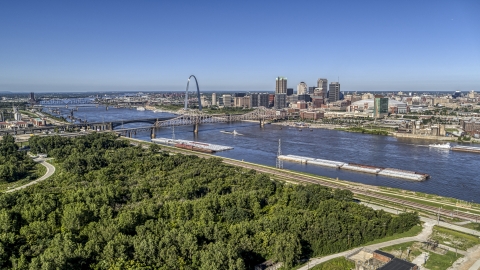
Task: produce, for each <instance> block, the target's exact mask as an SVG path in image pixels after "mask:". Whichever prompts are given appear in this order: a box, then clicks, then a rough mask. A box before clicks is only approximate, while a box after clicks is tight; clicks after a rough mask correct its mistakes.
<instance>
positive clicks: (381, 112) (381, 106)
mask: <svg viewBox="0 0 480 270" xmlns="http://www.w3.org/2000/svg"><path fill="white" fill-rule="evenodd" d="M373 105H374V106H373V108H374V109H373V112H374V115H375V118H380V117H383V116H385V115H388V98H384V97H383V96H381V95H380V96H375V99H374V102H373Z"/></svg>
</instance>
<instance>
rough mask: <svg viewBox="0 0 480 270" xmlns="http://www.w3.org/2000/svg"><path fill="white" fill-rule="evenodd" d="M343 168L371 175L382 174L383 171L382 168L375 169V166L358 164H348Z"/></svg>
mask: <svg viewBox="0 0 480 270" xmlns="http://www.w3.org/2000/svg"><path fill="white" fill-rule="evenodd" d="M341 168H342V169H345V170H350V171H358V172H364V173H371V174H378V172H380V171H381V170H382V169H383V168H381V167H375V166H370V165H363V164H357V163H348V164H346V165H343V166H342V167H341Z"/></svg>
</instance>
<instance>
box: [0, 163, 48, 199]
mask: <svg viewBox="0 0 480 270" xmlns="http://www.w3.org/2000/svg"><path fill="white" fill-rule="evenodd" d="M34 160H35V161H36V162H38V163H40V164H42V165H43V166H45V167H46V168H47V172H46V173H45V175H43V176H42V177H40V178H38V179H36V180H33V181H32V182H30V183H28V184H25V185H23V186H19V187H16V188H12V189H10V190H7V191H6V192H14V191H17V190H20V189H23V188H26V187H28V186H31V185H35V184H36V183H38V182H40V181H43V180H45V179H47V178H49V177H50V176H52V175H53V173H55V167H54V166H53V165H52V164H50V163H48V162H47V160H50V159H42V158H37V159H34Z"/></svg>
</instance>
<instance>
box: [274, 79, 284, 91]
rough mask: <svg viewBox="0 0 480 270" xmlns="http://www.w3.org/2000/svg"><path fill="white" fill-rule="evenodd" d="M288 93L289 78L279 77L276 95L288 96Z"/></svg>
mask: <svg viewBox="0 0 480 270" xmlns="http://www.w3.org/2000/svg"><path fill="white" fill-rule="evenodd" d="M286 93H287V78H286V77H277V79H276V85H275V94H286Z"/></svg>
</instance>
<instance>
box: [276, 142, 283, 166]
mask: <svg viewBox="0 0 480 270" xmlns="http://www.w3.org/2000/svg"><path fill="white" fill-rule="evenodd" d="M281 155H282V140H281V139H278V152H277V164H276V165H277V169H283V160H281V159H280V156H281Z"/></svg>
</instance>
